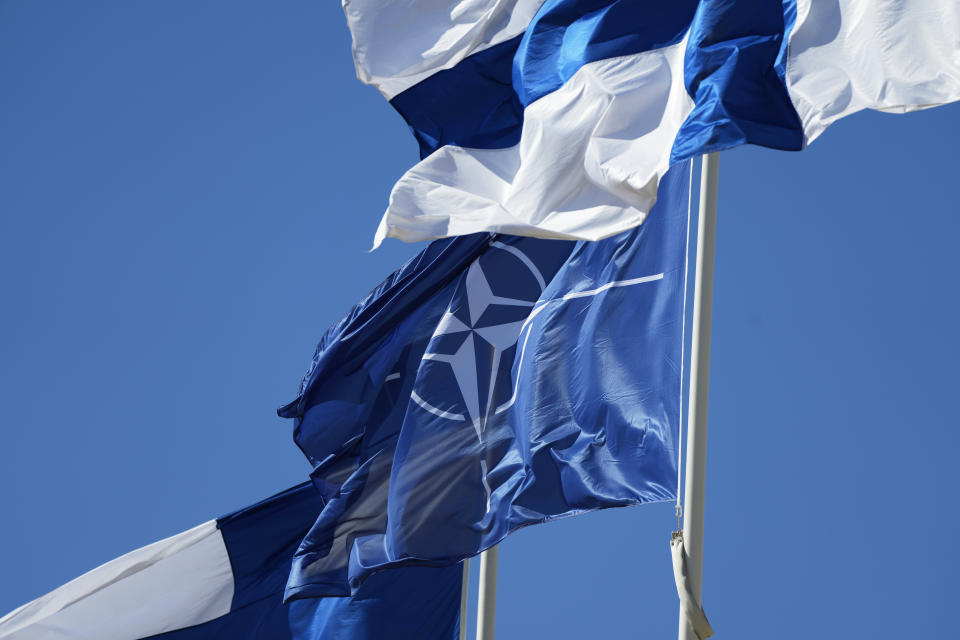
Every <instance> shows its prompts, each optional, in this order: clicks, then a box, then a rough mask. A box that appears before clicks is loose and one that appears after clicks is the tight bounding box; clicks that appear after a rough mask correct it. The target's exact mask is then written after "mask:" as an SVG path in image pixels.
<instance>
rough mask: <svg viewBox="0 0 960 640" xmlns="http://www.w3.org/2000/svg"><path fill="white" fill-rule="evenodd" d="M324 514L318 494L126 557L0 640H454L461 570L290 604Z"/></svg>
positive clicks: (21, 617) (292, 494)
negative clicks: (301, 559) (305, 550)
mask: <svg viewBox="0 0 960 640" xmlns="http://www.w3.org/2000/svg"><path fill="white" fill-rule="evenodd" d="M322 508H323V499H322V498H321V497H320V495H319V494H318V493H317V491H316V489H315V488H314V486H313V484H312V483H305V484H302V485H299V486H297V487H293V488H292V489H289V490H287V491H284V492H282V493H279V494H277V495H275V496H273V497H271V498H268V499H266V500H264V501H262V502H260V503H257V504H255V505H253V506H251V507H248V508H246V509H242V510H240V511H237V512H234V513H231V514H228V515H226V516H224V517H222V518H218V519H217V520H211V521H210V522H206V523H204V524H201V525H200V526H198V527H195V528H193V529H190V530H189V531H185V532H183V533H180V534H178V535H175V536H173V537H170V538H167V539H165V540H160V541H159V542H155V543H153V544H151V545H148V546H146V547H143V548H141V549H137V550H136V551H131V552H130V553H128V554H126V555H123V556H121V557H119V558H117V559H115V560H112V561H111V562H108V563H107V564H104V565H102V566H100V567H97V568H96V569H94V570H92V571H90V572H88V573H86V574H84V575H82V576H80V577H79V578H77V579H75V580H73V581H72V582H69V583H67V584H65V585H64V586H62V587H60V588H59V589H56V590H55V591H52V592H50V593H49V594H47V595H45V596H43V597H41V598H38V599H36V600H34V601H33V602H30V603H28V604H25V605H24V606H22V607H20V608H19V609H17V610H15V611H13V612H12V613H10V614H8V615H7V616H4V617H3V618H0V639H2V640H137V639H139V638H151V639H153V640H161V639H163V640H210V639H211V638H220V639H222V640H244V639H248V638H249V639H255V640H284V639H287V640H297V639H300V638H303V639H310V640H379V639H380V638H425V639H428V640H452V639H453V638H456V637H457V635H458V629H459V607H460V585H461V570H460V567H459V566H452V567H448V568H444V569H429V568H411V569H401V570H397V571H391V572H388V573H385V574H381V575H376V576H372V577H371V578H370V580H368V581H367V582H365V583H364V585H363V586H362V587H361V588H360V589H359V590H358V593H357V595H356V597H354V598H325V599H310V600H298V601H296V602H292V603H289V604H284V602H283V590H284V585H285V584H286V582H287V578H288V573H289V571H290V562H291V559H292V557H293V553H294V551H295V550H296V549H297V547H298V546H299V545H300V542H301V539H302V538H303V536H304V534H305V533H306V532H307V530H308V529H309V528H310V526H311V525H312V524H313V521H314V520H315V518H316V516H317V514H318V513H320V511H321V510H322Z"/></svg>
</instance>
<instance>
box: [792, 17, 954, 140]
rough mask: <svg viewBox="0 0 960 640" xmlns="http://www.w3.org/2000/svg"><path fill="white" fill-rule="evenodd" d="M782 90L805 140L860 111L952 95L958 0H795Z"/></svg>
mask: <svg viewBox="0 0 960 640" xmlns="http://www.w3.org/2000/svg"><path fill="white" fill-rule="evenodd" d="M827 34H833V37H832V38H830V39H827V38H825V37H824V36H825V35H827ZM787 89H788V91H789V93H790V99H791V100H792V101H793V105H794V108H796V110H797V113H798V114H799V115H800V120H801V121H802V122H803V131H804V138H805V140H806V142H807V143H810V142H812V141H813V140H814V139H815V138H816V137H817V136H819V135H820V134H821V133H823V131H824V130H825V129H826V128H827V127H828V126H829V125H830V124H831V123H833V122H835V121H836V120H838V119H840V118H842V117H844V116H847V115H850V114H851V113H855V112H857V111H860V110H862V109H877V110H881V111H894V112H899V113H902V112H905V111H912V110H916V109H923V108H927V107H932V106H936V105H938V104H945V103H948V102H954V101H955V100H958V99H960V2H956V0H952V1H949V2H944V1H942V0H940V1H932V0H869V1H867V0H833V1H831V2H817V1H816V0H798V1H797V24H796V26H795V27H794V29H793V32H792V33H791V35H790V49H789V57H788V61H787Z"/></svg>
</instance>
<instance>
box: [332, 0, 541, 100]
mask: <svg viewBox="0 0 960 640" xmlns="http://www.w3.org/2000/svg"><path fill="white" fill-rule="evenodd" d="M543 2H544V0H343V10H344V13H346V15H347V24H348V26H349V27H350V33H352V34H353V60H354V63H355V64H356V67H357V77H358V78H360V80H362V81H363V82H366V83H367V84H372V85H374V86H375V87H377V88H378V89H379V90H380V92H381V93H382V94H383V95H384V96H386V98H387V99H388V100H389V99H391V98H393V97H394V96H395V95H397V94H398V93H401V92H403V91H404V90H406V89H408V88H410V87H412V86H413V85H415V84H417V83H418V82H420V81H421V80H423V79H424V78H426V77H428V76H431V75H433V74H434V73H436V72H437V71H440V70H441V69H449V68H450V67H452V66H453V65H455V64H457V63H458V62H460V61H461V60H463V59H464V58H465V57H467V56H468V55H470V54H471V53H475V52H477V51H482V50H483V49H487V48H489V47H492V46H493V45H495V44H499V43H501V42H504V41H506V40H509V39H510V38H512V37H514V36H516V35H519V34H521V33H523V32H524V31H525V30H526V28H527V25H528V24H530V20H531V19H532V18H533V16H534V14H536V12H537V9H539V8H540V5H541V4H543Z"/></svg>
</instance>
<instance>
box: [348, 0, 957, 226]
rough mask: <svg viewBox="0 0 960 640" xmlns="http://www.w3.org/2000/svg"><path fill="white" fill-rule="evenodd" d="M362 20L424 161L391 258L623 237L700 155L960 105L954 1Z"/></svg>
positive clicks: (605, 5)
mask: <svg viewBox="0 0 960 640" xmlns="http://www.w3.org/2000/svg"><path fill="white" fill-rule="evenodd" d="M378 3H379V4H378ZM347 5H348V9H347V13H348V22H349V23H350V26H351V31H352V32H353V35H354V52H355V58H356V60H357V65H358V69H360V76H361V78H362V79H364V80H365V81H369V82H371V83H372V84H375V85H376V86H378V87H379V88H380V89H381V91H383V92H384V95H386V96H387V97H388V98H390V99H391V100H392V104H393V106H394V107H396V108H397V110H398V111H399V112H400V113H401V114H402V115H403V117H404V118H405V119H406V120H407V122H408V123H409V124H410V127H411V129H412V130H413V132H414V135H415V137H416V138H417V141H418V142H419V144H420V150H421V158H422V160H421V162H420V163H419V164H417V165H416V166H414V167H413V168H412V169H410V170H409V171H408V172H407V173H406V174H405V175H404V176H403V177H401V179H400V180H399V181H398V182H397V184H396V186H395V187H394V189H393V192H392V193H391V195H390V201H389V203H388V207H387V211H386V213H385V214H384V217H383V220H382V222H381V224H380V227H379V228H378V230H377V233H376V235H375V239H374V244H375V245H376V244H379V243H380V242H382V240H383V239H384V238H386V237H393V238H398V239H400V240H405V241H417V240H426V239H432V238H439V237H446V236H452V235H466V234H471V233H478V232H500V233H511V234H517V235H526V236H533V237H542V238H566V239H588V240H597V239H601V238H605V237H610V236H612V235H615V234H617V233H620V232H622V231H624V230H626V229H629V228H631V227H633V226H636V225H638V224H641V223H642V222H643V219H644V217H645V215H646V213H647V212H648V211H649V210H650V207H651V206H652V205H653V203H654V195H655V194H656V190H657V184H658V182H659V180H660V179H661V178H662V176H663V175H664V172H665V171H666V170H667V168H668V167H669V166H670V165H671V164H675V163H677V162H680V161H682V160H684V159H686V158H690V157H693V156H695V155H699V154H702V153H707V152H712V151H720V150H723V149H728V148H731V147H733V146H737V145H740V144H757V145H763V146H766V147H770V148H776V149H786V150H797V149H801V148H803V147H804V146H805V145H806V144H809V143H810V142H811V141H812V140H813V139H814V138H816V137H817V136H818V135H820V133H822V131H823V130H824V129H825V128H826V127H827V126H828V125H829V124H830V123H832V122H834V121H836V120H837V119H839V118H841V117H844V116H846V115H849V114H851V113H854V112H856V111H859V110H861V109H880V110H885V111H895V112H903V111H910V110H914V109H920V108H926V107H929V106H934V105H937V104H944V103H947V102H952V101H955V100H957V99H960V4H958V3H957V2H956V1H955V0H781V1H779V2H777V1H771V0H676V1H673V2H665V1H659V2H657V1H653V0H546V1H545V2H541V1H540V0H528V1H526V2H520V1H511V0H440V1H439V2H438V1H429V2H428V1H427V0H417V1H415V2H413V3H407V2H401V1H400V0H362V1H360V0H351V1H350V2H348V3H347ZM380 9H383V11H380ZM385 16H390V18H389V19H388V18H387V17H385ZM401 17H402V19H401ZM421 25H428V26H427V27H425V28H424V29H423V30H422V31H421V30H420V28H419V27H420V26H421ZM374 36H376V38H375V37H374ZM371 51H375V52H376V56H375V57H376V58H377V60H379V62H378V63H377V65H379V66H377V69H378V71H377V72H376V73H372V72H370V73H368V72H369V71H370V70H371V69H373V66H371V65H372V64H373V63H372V62H371V61H372V60H373V58H371V53H370V52H371ZM393 54H395V57H392V56H393ZM374 66H376V65H374ZM371 73H372V75H371ZM377 74H380V75H377ZM391 74H393V75H391ZM391 87H392V88H391ZM678 87H680V88H681V90H682V91H683V93H684V95H683V96H682V97H680V96H678V95H677V88H678ZM528 194H532V195H528Z"/></svg>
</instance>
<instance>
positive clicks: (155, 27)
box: [0, 0, 960, 639]
mask: <svg viewBox="0 0 960 640" xmlns="http://www.w3.org/2000/svg"><path fill="white" fill-rule="evenodd" d="M958 142H960V105H958V104H955V105H951V106H948V107H942V108H939V109H934V110H931V111H927V112H922V113H916V114H911V115H907V116H892V115H885V114H876V113H867V114H858V115H856V116H854V117H851V118H848V119H847V120H844V121H842V122H840V123H839V124H837V125H835V126H834V127H832V128H831V129H830V130H829V131H827V132H826V134H824V136H823V137H822V138H821V139H820V140H818V141H817V142H815V143H814V145H813V146H812V147H811V148H810V149H808V150H806V151H804V152H801V153H785V152H776V151H769V150H765V149H758V148H743V149H737V150H734V151H731V152H725V153H724V154H722V157H721V165H720V172H721V178H720V210H719V229H718V246H717V281H716V298H715V307H714V332H713V366H712V379H711V399H710V403H711V404H710V443H709V446H710V449H709V455H708V478H707V518H706V549H705V565H704V602H705V606H706V609H707V612H708V614H709V616H710V618H711V621H712V622H713V624H714V627H715V629H716V630H717V632H718V637H721V638H722V637H727V638H772V637H776V638H779V639H791V638H798V639H799V638H809V637H827V638H830V637H871V638H891V639H892V638H898V639H899V638H904V637H935V636H939V637H945V636H946V635H947V633H949V632H948V630H950V629H952V628H953V622H952V612H953V608H954V607H953V600H954V595H955V593H956V587H955V585H954V584H953V582H954V581H953V578H952V575H953V574H954V573H955V572H956V571H957V569H958V568H960V551H958V549H957V546H956V545H955V544H953V541H955V540H957V539H958V538H960V518H958V516H957V513H956V509H955V506H954V505H955V504H956V492H957V489H958V481H957V480H956V475H955V459H956V452H957V450H958V445H960V436H958V426H960V420H958V418H957V412H956V408H955V407H956V397H957V395H958V394H957V390H956V387H957V383H958V380H960V378H958V374H957V369H956V365H955V363H956V362H957V361H958V360H960V334H958V332H957V330H956V327H957V317H958V311H960V295H958V287H957V284H956V279H957V275H958V274H960V253H958V252H957V250H956V248H955V247H956V244H957V237H958V236H960V216H958V215H957V214H958V213H960V207H958V205H957V198H956V189H957V184H956V182H957V178H956V176H957V171H956V166H957V165H956V151H955V150H956V148H957V146H958ZM416 158H417V151H416V144H415V143H414V141H413V139H412V137H411V136H410V135H409V133H408V131H407V130H406V128H405V126H404V124H403V122H402V120H401V119H400V118H399V116H397V115H396V114H395V113H393V111H392V110H391V109H390V107H389V105H387V104H386V103H385V102H384V101H383V100H382V99H381V98H380V96H379V95H378V94H377V93H376V92H375V91H374V90H373V89H370V88H368V87H365V86H363V85H361V84H360V83H359V82H358V81H357V80H356V79H355V78H354V73H353V65H352V61H351V59H350V44H349V35H348V33H347V30H346V27H345V25H344V21H343V18H342V14H341V9H340V7H339V3H336V2H326V3H320V2H300V1H297V2H294V1H290V2H283V3H267V2H245V1H242V2H236V1H234V2H225V1H217V2H214V1H190V2H187V1H184V0H171V1H168V2H137V3H131V2H122V1H120V0H114V1H110V2H108V1H102V0H88V1H86V2H83V3H77V2H66V1H61V2H53V1H51V2H27V1H25V0H19V1H18V0H2V1H0V304H2V306H0V308H2V313H0V504H2V505H3V511H4V517H3V519H2V523H3V526H2V527H0V576H3V579H0V613H2V612H6V611H9V610H10V609H13V608H14V607H16V606H19V605H20V604H23V603H24V602H26V601H28V600H30V599H32V598H35V597H37V596H40V595H42V594H43V593H45V592H47V591H49V590H50V589H52V588H55V587H57V586H59V585H60V584H62V583H64V582H66V581H68V580H70V579H72V578H73V577H75V576H77V575H79V574H80V573H82V572H84V571H86V570H88V569H91V568H93V567H94V566H96V565H98V564H100V563H102V562H105V561H107V560H109V559H111V558H113V557H116V556H118V555H120V554H122V553H124V552H126V551H129V550H131V549H133V548H135V547H139V546H142V545H144V544H147V543H149V542H152V541H154V540H157V539H159V538H162V537H165V536H168V535H172V534H174V533H177V532H179V531H182V530H184V529H186V528H189V527H191V526H194V525H196V524H198V523H200V522H202V521H205V520H208V519H210V518H213V517H216V516H217V515H220V514H223V513H226V512H228V511H231V510H233V509H236V508H238V507H242V506H244V505H247V504H249V503H252V502H254V501H256V500H258V499H260V498H263V497H266V496H267V495H269V494H271V493H273V492H275V491H278V490H281V489H284V488H286V487H288V486H290V485H292V484H295V483H297V482H299V481H301V480H302V479H304V478H305V474H306V473H307V472H308V466H307V464H306V461H305V460H304V459H303V458H302V456H301V454H300V453H299V452H298V451H297V450H296V448H295V447H294V445H293V443H292V441H291V438H290V425H289V424H287V423H286V422H285V421H283V420H280V419H279V418H277V417H276V415H275V409H276V407H277V406H279V405H281V404H283V403H285V402H286V401H288V400H290V399H292V397H293V396H294V394H295V392H296V388H297V384H298V382H299V379H300V376H301V375H302V374H303V372H304V371H305V369H306V367H307V365H308V363H309V358H310V356H311V354H312V351H313V347H314V345H315V342H316V340H317V339H318V338H319V336H320V334H321V333H322V332H323V330H324V329H325V328H326V327H327V326H328V325H329V324H331V323H332V322H333V321H335V320H336V319H337V318H338V317H339V316H340V315H342V313H343V312H344V311H346V310H347V309H348V308H349V307H350V306H351V305H352V304H353V303H354V302H355V301H357V300H358V299H359V298H360V297H361V296H362V295H363V294H364V293H366V292H367V291H368V290H369V289H370V288H371V287H373V286H374V285H375V284H376V283H377V282H378V281H379V280H380V279H382V278H383V277H384V276H385V275H387V274H388V273H389V272H390V271H391V270H392V269H393V268H395V267H396V266H397V265H399V264H400V262H401V261H402V260H403V259H405V258H406V257H408V256H410V255H412V254H413V253H414V252H415V251H417V250H418V249H419V247H418V246H415V245H414V246H411V245H403V244H401V243H398V242H394V241H391V242H388V243H387V244H386V245H385V246H384V247H383V248H381V249H379V250H378V251H376V252H374V253H372V254H371V253H367V252H366V251H367V249H368V248H369V246H370V243H371V240H372V238H373V232H374V230H375V228H376V224H377V222H378V220H379V216H380V214H381V212H382V210H383V208H384V205H385V202H386V197H387V194H388V193H389V189H390V187H391V185H392V184H393V182H394V181H395V180H396V178H397V177H399V176H400V175H401V173H402V172H403V171H404V170H405V169H406V168H407V167H408V166H410V165H411V164H412V163H413V162H415V160H416ZM673 525H674V521H673V507H672V505H650V506H645V507H639V508H633V509H620V510H610V511H606V512H602V513H595V514H590V515H587V516H582V517H579V518H574V519H569V520H565V521H563V522H557V523H551V524H547V525H542V526H538V527H532V528H528V529H525V530H523V531H520V532H518V533H516V534H514V535H513V536H512V537H510V538H509V539H508V540H507V541H506V542H505V543H504V544H503V545H502V548H501V553H500V581H499V594H498V601H499V607H498V611H497V631H498V637H499V638H504V639H510V638H527V637H538V638H539V637H543V638H546V637H550V638H580V637H607V638H657V639H660V638H669V637H672V636H673V635H675V633H676V625H677V622H676V619H677V614H676V609H677V604H676V594H675V591H674V587H673V582H672V580H673V578H672V574H671V569H670V563H669V554H668V546H667V543H668V539H669V532H670V530H671V528H672V527H673Z"/></svg>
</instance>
